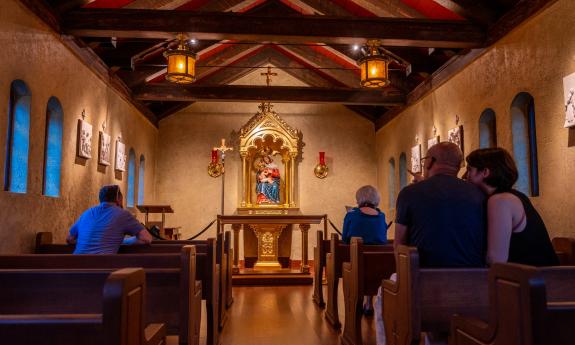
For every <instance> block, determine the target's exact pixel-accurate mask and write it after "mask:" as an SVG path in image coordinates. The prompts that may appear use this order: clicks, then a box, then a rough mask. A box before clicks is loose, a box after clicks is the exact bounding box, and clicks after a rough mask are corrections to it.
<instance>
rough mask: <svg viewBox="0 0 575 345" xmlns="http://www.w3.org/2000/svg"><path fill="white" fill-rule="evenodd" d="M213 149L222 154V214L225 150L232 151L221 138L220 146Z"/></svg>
mask: <svg viewBox="0 0 575 345" xmlns="http://www.w3.org/2000/svg"><path fill="white" fill-rule="evenodd" d="M214 150H216V151H219V152H220V153H221V155H222V204H221V205H222V216H223V215H224V194H225V188H224V187H225V179H226V152H227V151H232V150H233V148H232V147H227V146H226V139H223V138H222V144H221V145H220V147H214Z"/></svg>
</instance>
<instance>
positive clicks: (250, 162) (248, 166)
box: [245, 155, 253, 207]
mask: <svg viewBox="0 0 575 345" xmlns="http://www.w3.org/2000/svg"><path fill="white" fill-rule="evenodd" d="M246 159H247V163H248V164H246V175H245V176H246V180H247V186H248V189H247V190H246V201H247V207H252V206H253V202H252V177H251V171H250V169H251V167H252V165H253V155H250V156H248V157H246Z"/></svg>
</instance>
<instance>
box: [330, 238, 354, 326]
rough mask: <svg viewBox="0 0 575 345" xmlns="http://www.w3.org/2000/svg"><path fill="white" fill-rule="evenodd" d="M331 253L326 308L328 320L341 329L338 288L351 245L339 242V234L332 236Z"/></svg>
mask: <svg viewBox="0 0 575 345" xmlns="http://www.w3.org/2000/svg"><path fill="white" fill-rule="evenodd" d="M329 248H330V249H329V253H327V255H326V264H325V271H326V280H327V304H326V308H325V318H326V320H327V321H328V322H329V323H330V324H331V325H332V326H333V327H335V328H340V327H341V322H340V321H339V313H338V310H337V299H338V298H337V288H338V285H339V278H341V277H342V273H341V272H342V271H341V267H342V265H343V263H344V262H347V261H349V245H348V244H344V243H343V242H341V241H340V240H339V236H338V235H337V234H331V239H330V241H329Z"/></svg>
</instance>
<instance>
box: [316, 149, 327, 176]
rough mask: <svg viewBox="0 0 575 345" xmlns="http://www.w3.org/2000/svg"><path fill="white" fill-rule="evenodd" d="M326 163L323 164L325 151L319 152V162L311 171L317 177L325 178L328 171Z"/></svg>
mask: <svg viewBox="0 0 575 345" xmlns="http://www.w3.org/2000/svg"><path fill="white" fill-rule="evenodd" d="M328 170H329V169H328V168H327V165H326V164H325V152H320V153H319V164H318V165H316V166H315V168H314V169H313V173H314V174H315V176H316V177H317V178H325V177H326V176H327V172H328Z"/></svg>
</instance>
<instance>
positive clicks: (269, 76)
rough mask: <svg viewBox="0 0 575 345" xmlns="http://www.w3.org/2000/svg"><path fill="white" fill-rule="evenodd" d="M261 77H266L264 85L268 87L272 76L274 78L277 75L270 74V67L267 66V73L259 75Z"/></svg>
mask: <svg viewBox="0 0 575 345" xmlns="http://www.w3.org/2000/svg"><path fill="white" fill-rule="evenodd" d="M260 74H261V75H262V76H263V75H265V76H266V84H267V86H270V84H271V82H272V78H271V77H272V76H273V77H275V76H277V75H278V74H277V73H272V68H271V66H268V71H267V72H266V73H260Z"/></svg>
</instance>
